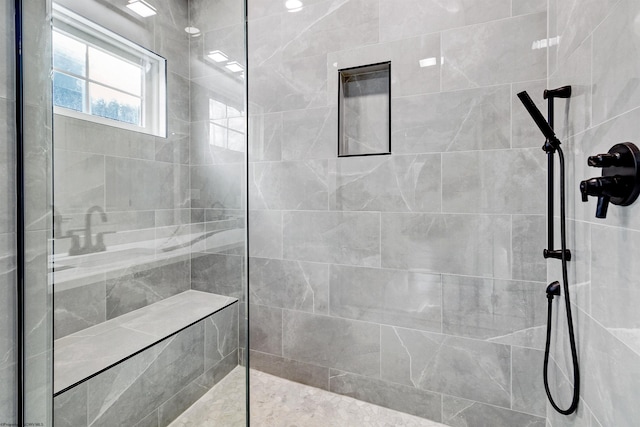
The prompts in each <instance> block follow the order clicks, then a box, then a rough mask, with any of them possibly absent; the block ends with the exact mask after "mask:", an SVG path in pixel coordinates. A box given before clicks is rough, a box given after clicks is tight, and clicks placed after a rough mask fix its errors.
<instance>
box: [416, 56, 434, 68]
mask: <svg viewBox="0 0 640 427" xmlns="http://www.w3.org/2000/svg"><path fill="white" fill-rule="evenodd" d="M418 62H419V63H420V67H421V68H425V67H433V66H434V65H437V64H438V60H437V59H436V58H435V57H431V58H424V59H421V60H420V61H418Z"/></svg>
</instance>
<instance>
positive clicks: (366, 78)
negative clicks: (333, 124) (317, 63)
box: [338, 62, 391, 157]
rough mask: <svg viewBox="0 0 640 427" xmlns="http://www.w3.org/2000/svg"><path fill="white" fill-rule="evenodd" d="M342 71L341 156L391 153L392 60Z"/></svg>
mask: <svg viewBox="0 0 640 427" xmlns="http://www.w3.org/2000/svg"><path fill="white" fill-rule="evenodd" d="M338 74H339V79H340V81H339V86H338V87H339V89H338V156H339V157H350V156H371V155H383V154H391V62H383V63H378V64H371V65H364V66H358V67H353V68H344V69H341V70H338Z"/></svg>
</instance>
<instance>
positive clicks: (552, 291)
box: [543, 146, 580, 415]
mask: <svg viewBox="0 0 640 427" xmlns="http://www.w3.org/2000/svg"><path fill="white" fill-rule="evenodd" d="M556 150H557V152H558V158H559V160H560V244H561V247H562V258H561V259H562V282H563V289H564V302H565V307H566V312H567V327H568V330H569V343H570V346H571V360H572V363H573V398H572V400H571V406H569V408H567V409H561V408H560V407H559V406H558V405H557V404H556V402H555V401H554V399H553V396H551V391H550V390H549V380H548V367H549V347H550V345H551V317H552V312H553V297H554V295H560V284H559V283H558V282H553V283H552V284H550V285H549V287H548V288H547V298H548V306H547V341H546V344H545V349H544V370H543V376H544V389H545V391H546V392H547V397H548V398H549V402H550V403H551V406H553V408H554V409H555V410H556V411H558V412H559V413H561V414H563V415H570V414H572V413H574V412H575V411H576V409H577V408H578V401H579V399H580V368H579V366H578V352H577V350H576V339H575V335H574V331H573V317H572V315H571V300H570V299H569V274H568V272H567V226H566V207H565V199H566V195H565V185H564V175H565V167H564V153H563V152H562V149H561V148H560V147H559V146H558V147H556ZM550 220H551V221H553V218H550Z"/></svg>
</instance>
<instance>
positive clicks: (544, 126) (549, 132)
mask: <svg viewBox="0 0 640 427" xmlns="http://www.w3.org/2000/svg"><path fill="white" fill-rule="evenodd" d="M518 98H520V101H522V104H523V105H524V108H526V109H527V111H528V112H529V115H531V118H532V119H533V121H534V122H535V123H536V125H538V128H539V129H540V132H542V134H543V135H544V136H545V138H547V139H548V140H549V142H550V143H551V144H552V145H554V146H556V147H557V146H558V145H560V140H559V139H558V137H557V136H556V134H555V132H554V131H553V129H551V126H549V123H547V121H546V120H545V118H544V116H543V115H542V113H541V112H540V110H538V107H536V104H534V103H533V100H532V99H531V97H530V96H529V94H528V93H527V91H522V92H520V93H519V94H518Z"/></svg>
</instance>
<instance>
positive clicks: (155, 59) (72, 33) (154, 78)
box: [52, 3, 167, 138]
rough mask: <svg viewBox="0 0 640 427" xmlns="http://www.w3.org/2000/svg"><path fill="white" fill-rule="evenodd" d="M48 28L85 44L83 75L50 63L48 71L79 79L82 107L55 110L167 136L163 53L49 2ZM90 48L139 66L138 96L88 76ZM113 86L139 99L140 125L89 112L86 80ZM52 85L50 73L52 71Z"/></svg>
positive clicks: (54, 107) (76, 116) (165, 67)
mask: <svg viewBox="0 0 640 427" xmlns="http://www.w3.org/2000/svg"><path fill="white" fill-rule="evenodd" d="M52 30H53V31H54V32H58V33H60V34H62V35H64V36H66V37H70V38H72V39H73V40H76V41H78V42H80V43H82V44H84V45H85V46H86V48H85V58H84V61H85V62H84V66H85V76H81V75H77V74H75V73H72V72H69V71H67V70H60V69H56V68H53V67H52V71H53V72H55V73H59V74H62V75H65V76H69V77H71V78H74V79H78V80H81V81H83V83H84V84H85V93H84V96H83V111H78V110H73V109H70V108H66V107H63V106H58V105H54V106H53V111H54V113H55V114H60V115H63V116H67V117H72V118H76V119H80V120H86V121H90V122H94V123H98V124H102V125H107V126H113V127H116V128H121V129H125V130H130V131H135V132H141V133H145V134H149V135H153V136H158V137H163V138H166V137H167V61H166V59H165V58H164V57H162V56H160V55H158V54H156V53H154V52H152V51H150V50H148V49H146V48H144V47H142V46H140V45H138V44H135V43H133V42H131V41H130V40H128V39H126V38H124V37H122V36H120V35H118V34H116V33H114V32H112V31H110V30H109V29H107V28H104V27H102V26H100V25H98V24H96V23H94V22H92V21H90V20H88V19H86V18H84V17H82V16H80V15H78V14H76V13H74V12H72V11H70V10H68V9H66V8H64V7H62V6H60V5H58V4H55V3H54V5H53V21H52ZM91 48H93V49H96V50H98V51H100V52H103V53H106V54H108V55H110V56H112V57H114V58H117V59H119V60H122V61H125V62H127V63H130V64H132V65H135V66H137V67H140V68H141V80H142V81H141V94H140V96H138V95H136V94H133V93H130V92H128V91H126V90H124V89H121V88H117V87H114V86H112V85H109V84H107V83H105V82H101V81H99V80H95V79H92V78H90V74H89V67H90V64H89V50H90V49H91ZM92 83H93V84H96V85H99V86H100V87H103V88H106V89H108V90H114V91H116V92H118V93H122V94H124V95H127V96H132V97H135V98H138V99H140V101H141V102H140V122H141V124H140V125H136V124H132V123H129V122H124V121H119V120H117V119H111V118H108V117H103V116H99V115H94V114H92V113H91V112H90V108H91V100H90V96H91V93H90V90H89V86H90V84H92ZM52 89H53V73H52Z"/></svg>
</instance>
